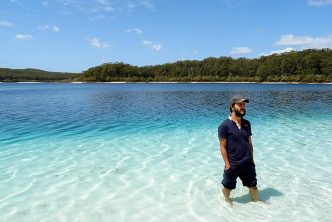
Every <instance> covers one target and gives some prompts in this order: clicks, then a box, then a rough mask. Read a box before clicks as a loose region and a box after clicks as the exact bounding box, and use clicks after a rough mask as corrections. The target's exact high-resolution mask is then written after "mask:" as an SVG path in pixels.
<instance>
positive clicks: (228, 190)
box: [222, 188, 233, 207]
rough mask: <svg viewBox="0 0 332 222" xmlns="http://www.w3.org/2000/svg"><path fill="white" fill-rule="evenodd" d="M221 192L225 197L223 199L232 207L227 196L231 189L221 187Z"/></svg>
mask: <svg viewBox="0 0 332 222" xmlns="http://www.w3.org/2000/svg"><path fill="white" fill-rule="evenodd" d="M222 193H223V194H224V198H225V201H226V203H227V205H228V206H229V207H233V203H232V200H231V199H230V198H229V195H230V193H231V190H230V189H227V188H223V189H222Z"/></svg>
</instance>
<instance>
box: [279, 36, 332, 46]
mask: <svg viewBox="0 0 332 222" xmlns="http://www.w3.org/2000/svg"><path fill="white" fill-rule="evenodd" d="M275 44H276V45H286V46H291V45H298V46H301V47H302V48H332V34H330V35H327V36H323V37H311V36H295V35H292V34H287V35H283V36H281V38H280V39H279V40H278V41H277V42H276V43H275Z"/></svg>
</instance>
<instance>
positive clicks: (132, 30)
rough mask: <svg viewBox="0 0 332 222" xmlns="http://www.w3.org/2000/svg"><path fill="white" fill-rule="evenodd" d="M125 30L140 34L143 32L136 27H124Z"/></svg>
mask: <svg viewBox="0 0 332 222" xmlns="http://www.w3.org/2000/svg"><path fill="white" fill-rule="evenodd" d="M125 32H134V33H136V34H142V33H143V31H142V30H141V29H138V28H133V29H126V30H125Z"/></svg>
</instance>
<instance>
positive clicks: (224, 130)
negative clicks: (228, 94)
mask: <svg viewBox="0 0 332 222" xmlns="http://www.w3.org/2000/svg"><path fill="white" fill-rule="evenodd" d="M246 103H249V100H248V99H246V98H244V97H242V96H233V97H232V98H231V100H230V103H229V109H230V112H231V114H230V116H229V117H228V118H227V119H226V120H224V122H223V123H222V124H221V125H220V126H219V128H218V137H219V143H220V151H221V155H222V158H223V159H224V162H225V170H224V175H223V180H222V185H223V186H224V187H223V190H222V192H223V194H224V197H225V200H226V202H227V203H228V204H229V205H230V207H232V206H233V204H232V201H231V199H230V197H229V196H230V193H231V191H232V189H235V187H236V179H237V178H238V177H240V179H241V181H242V184H243V186H247V187H248V188H249V193H250V196H251V198H252V200H253V201H258V190H257V187H256V185H257V179H256V170H255V164H254V156H253V145H252V142H251V126H250V122H249V121H248V120H245V119H244V118H243V116H244V115H245V114H246Z"/></svg>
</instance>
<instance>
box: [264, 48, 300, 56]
mask: <svg viewBox="0 0 332 222" xmlns="http://www.w3.org/2000/svg"><path fill="white" fill-rule="evenodd" d="M291 51H296V50H295V49H293V48H289V47H288V48H285V49H281V50H275V51H271V52H269V53H261V54H260V55H259V56H269V55H272V54H283V53H287V52H291Z"/></svg>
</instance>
